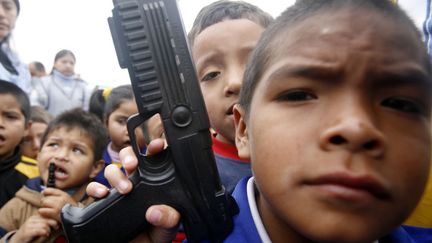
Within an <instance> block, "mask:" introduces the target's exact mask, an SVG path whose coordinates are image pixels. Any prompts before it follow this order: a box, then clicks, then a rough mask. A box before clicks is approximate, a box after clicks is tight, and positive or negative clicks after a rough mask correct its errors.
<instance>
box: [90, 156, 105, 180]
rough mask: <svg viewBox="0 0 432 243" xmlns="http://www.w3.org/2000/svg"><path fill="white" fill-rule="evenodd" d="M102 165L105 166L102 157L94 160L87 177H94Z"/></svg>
mask: <svg viewBox="0 0 432 243" xmlns="http://www.w3.org/2000/svg"><path fill="white" fill-rule="evenodd" d="M104 166H105V162H104V161H103V160H102V159H101V160H98V161H96V162H94V163H93V169H92V172H91V173H90V175H89V177H90V178H92V179H93V178H95V177H96V175H97V174H98V173H99V172H100V171H101V170H102V169H103V167H104Z"/></svg>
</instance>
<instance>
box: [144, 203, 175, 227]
mask: <svg viewBox="0 0 432 243" xmlns="http://www.w3.org/2000/svg"><path fill="white" fill-rule="evenodd" d="M146 219H147V221H148V222H149V223H150V224H152V225H153V226H158V227H162V228H166V229H169V228H174V227H176V226H177V225H178V224H179V223H180V213H179V212H177V210H175V209H174V208H172V207H170V206H167V205H153V206H151V207H149V208H148V209H147V212H146Z"/></svg>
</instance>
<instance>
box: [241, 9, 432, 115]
mask: <svg viewBox="0 0 432 243" xmlns="http://www.w3.org/2000/svg"><path fill="white" fill-rule="evenodd" d="M337 9H352V11H358V9H366V10H368V11H374V12H378V13H380V14H382V15H384V16H386V17H388V18H390V19H392V21H394V22H395V23H396V24H397V25H398V26H399V27H400V28H408V29H411V30H412V31H413V34H414V35H416V37H417V39H418V41H419V43H421V42H422V35H421V33H420V31H419V30H418V29H417V27H416V25H415V24H414V23H413V21H412V20H411V19H410V17H408V15H407V14H406V13H405V12H404V11H402V10H401V9H400V8H399V7H397V5H395V4H393V3H392V2H391V1H388V0H365V1H359V0H297V1H296V3H295V4H294V5H293V6H292V7H289V8H288V9H287V10H285V11H284V12H283V13H282V14H281V15H280V16H279V17H278V18H277V19H276V20H275V21H274V22H273V23H272V24H271V25H270V26H269V27H268V28H267V29H266V30H265V31H264V33H263V34H262V36H261V40H260V41H259V42H258V44H257V46H256V48H255V49H254V51H253V53H252V55H251V58H250V60H251V61H250V62H249V63H248V65H247V66H246V70H245V74H244V80H243V85H242V88H241V91H240V100H239V104H240V105H241V106H242V107H243V108H244V110H245V112H246V117H247V114H248V112H249V108H250V102H251V100H252V96H253V93H254V91H255V88H256V86H257V82H258V81H259V80H260V78H261V76H262V74H263V71H264V70H266V69H267V68H268V63H269V62H270V60H271V57H272V56H275V52H277V48H278V47H277V46H278V45H277V44H276V43H275V42H276V40H277V37H278V36H280V35H283V34H285V33H286V32H288V31H289V30H290V29H292V28H293V26H295V25H297V24H299V23H302V22H303V20H305V19H308V18H310V17H311V16H312V15H315V14H316V13H318V12H323V11H327V10H337ZM312 18H313V16H312ZM421 46H424V45H423V44H422V45H421ZM425 50H426V49H425ZM424 53H426V51H425V52H424ZM424 65H425V67H426V70H428V72H429V73H431V63H430V59H429V57H428V56H427V55H426V54H425V56H424Z"/></svg>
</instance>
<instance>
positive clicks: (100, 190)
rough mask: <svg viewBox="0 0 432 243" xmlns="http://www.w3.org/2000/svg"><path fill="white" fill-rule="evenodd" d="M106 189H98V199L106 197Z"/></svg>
mask: <svg viewBox="0 0 432 243" xmlns="http://www.w3.org/2000/svg"><path fill="white" fill-rule="evenodd" d="M106 191H107V190H106V189H103V188H97V189H96V196H98V197H103V196H104V195H105V193H106Z"/></svg>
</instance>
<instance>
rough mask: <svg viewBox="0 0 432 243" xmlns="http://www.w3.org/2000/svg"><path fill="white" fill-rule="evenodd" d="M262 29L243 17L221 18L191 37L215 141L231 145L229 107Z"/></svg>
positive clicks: (231, 129)
mask: <svg viewBox="0 0 432 243" xmlns="http://www.w3.org/2000/svg"><path fill="white" fill-rule="evenodd" d="M263 30H264V28H263V27H262V26H260V25H258V24H256V23H254V22H252V21H250V20H247V19H236V20H225V21H222V22H219V23H217V24H214V25H211V26H209V27H207V28H206V29H204V30H203V31H202V32H201V33H200V34H199V35H198V36H197V37H196V38H195V42H194V45H193V49H192V53H193V59H194V61H195V66H196V69H197V74H198V79H199V81H200V86H201V91H202V93H203V96H204V100H205V104H206V108H207V112H208V114H209V119H210V123H211V126H212V128H213V129H215V130H216V132H217V137H216V138H217V139H219V140H222V141H225V142H229V143H232V144H234V134H235V131H234V120H233V115H232V114H233V113H232V107H233V105H234V104H235V103H237V101H238V94H239V91H240V87H241V83H242V81H243V73H244V70H245V65H246V62H247V60H248V57H249V54H250V53H251V51H252V50H253V48H254V47H255V45H256V43H257V41H258V39H259V37H260V35H261V33H262V32H263Z"/></svg>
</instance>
